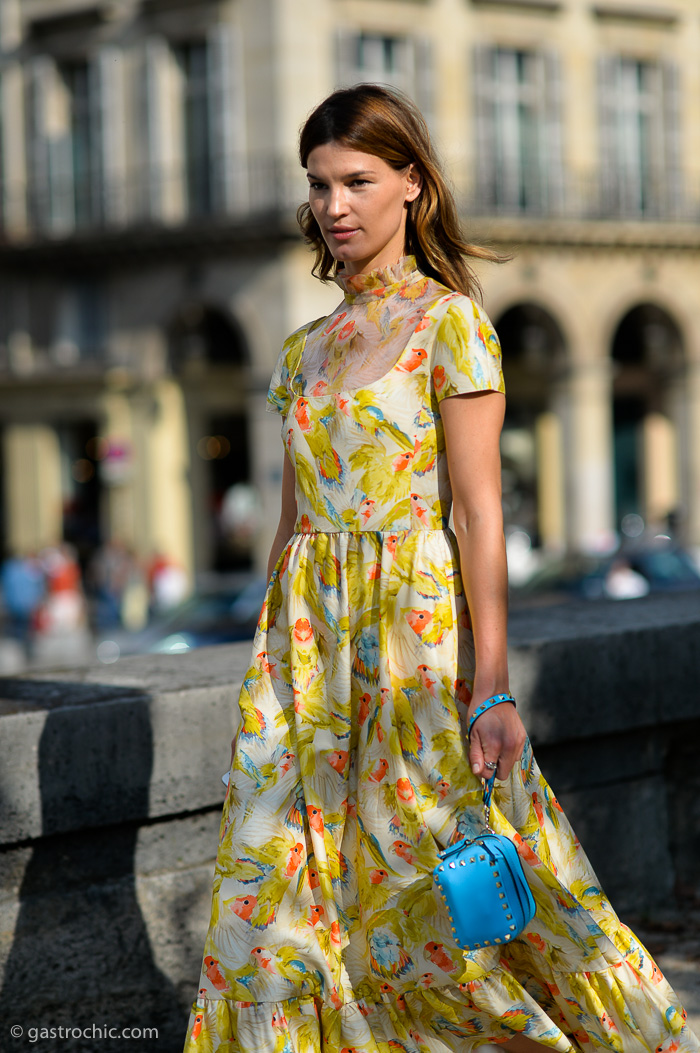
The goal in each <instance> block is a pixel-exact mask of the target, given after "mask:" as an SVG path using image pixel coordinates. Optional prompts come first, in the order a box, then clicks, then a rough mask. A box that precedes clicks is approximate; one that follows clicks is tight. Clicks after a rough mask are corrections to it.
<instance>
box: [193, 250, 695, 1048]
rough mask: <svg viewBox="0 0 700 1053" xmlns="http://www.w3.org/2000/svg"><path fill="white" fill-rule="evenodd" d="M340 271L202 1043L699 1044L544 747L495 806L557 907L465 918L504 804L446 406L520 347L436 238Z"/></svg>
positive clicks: (244, 769) (224, 860) (299, 372)
mask: <svg viewBox="0 0 700 1053" xmlns="http://www.w3.org/2000/svg"><path fill="white" fill-rule="evenodd" d="M338 281H339V284H341V285H342V287H343V289H344V293H345V296H344V300H343V302H342V303H341V304H340V306H339V307H338V309H337V310H336V311H335V312H334V313H333V314H332V315H331V316H329V317H328V318H324V319H320V320H318V321H316V322H313V323H312V324H310V325H307V326H304V327H303V328H302V329H300V330H299V331H298V332H296V333H294V334H293V335H292V336H291V337H290V338H289V339H288V340H287V342H286V344H285V346H284V348H283V351H282V354H281V356H280V359H279V362H278V365H277V368H276V370H275V373H274V375H273V379H272V383H271V387H270V393H269V401H270V404H271V407H272V408H273V409H275V410H277V411H279V412H280V413H281V415H282V419H283V425H282V435H283V440H284V443H285V446H286V451H287V455H288V456H289V457H290V459H291V461H292V463H293V465H294V468H295V474H296V497H297V505H298V522H297V525H296V530H295V533H294V535H293V537H292V538H291V539H290V540H289V542H288V544H287V546H286V548H285V549H284V552H283V553H282V555H281V557H280V559H279V561H278V564H277V566H276V568H275V570H274V572H273V574H272V577H271V579H270V582H269V587H268V590H267V595H266V599H265V603H264V606H263V610H262V613H261V616H260V621H259V624H258V629H257V634H256V637H255V642H254V647H253V657H252V664H251V666H250V669H249V670H248V673H247V675H246V677H245V680H244V683H243V687H242V689H241V693H240V699H239V705H240V723H239V730H238V733H237V739H236V742H235V749H234V758H233V764H232V769H231V777H230V783H229V787H228V793H227V797H226V801H225V805H224V811H223V817H222V821H221V832H220V844H219V849H218V854H217V860H216V869H215V878H214V892H213V902H212V915H211V924H210V928H209V933H208V935H207V939H206V945H205V949H204V960H203V965H202V974H201V979H200V989H199V995H198V997H197V1000H196V1002H195V1004H194V1006H193V1008H192V1014H191V1017H190V1024H189V1029H188V1034H187V1040H186V1045H185V1050H186V1053H197V1051H202V1050H206V1051H207V1053H215V1051H230V1053H234V1051H236V1053H292V1051H294V1053H321V1050H327V1051H330V1053H390V1051H393V1053H402V1051H404V1053H446V1051H448V1050H453V1051H455V1053H458V1051H459V1053H467V1051H469V1050H473V1049H475V1048H476V1047H478V1046H479V1045H480V1044H482V1043H487V1042H505V1041H507V1040H508V1039H509V1038H511V1037H512V1036H513V1034H515V1033H521V1034H524V1035H526V1036H528V1037H529V1038H531V1039H534V1040H535V1041H537V1042H539V1043H541V1044H542V1045H543V1046H546V1047H549V1048H550V1049H556V1050H560V1051H561V1053H565V1051H571V1050H575V1051H581V1050H585V1051H594V1050H599V1049H600V1050H611V1051H614V1053H641V1051H652V1053H690V1051H697V1050H698V1049H700V1045H699V1044H698V1040H697V1039H696V1037H695V1036H694V1034H693V1033H692V1032H691V1031H690V1029H689V1028H688V1026H687V1024H686V1022H685V1014H684V1011H683V1009H682V1007H681V1006H680V1005H679V1003H678V999H677V998H676V996H675V994H674V992H673V991H672V990H671V988H670V987H669V985H668V983H667V982H666V980H665V979H664V977H663V976H662V975H661V973H660V972H659V970H658V968H657V966H656V965H655V964H654V962H653V961H652V959H651V958H650V957H649V955H648V954H647V952H646V950H645V949H644V948H643V947H642V946H641V945H640V943H639V942H638V941H637V940H636V938H635V937H634V935H633V934H632V932H630V930H629V929H628V928H626V927H625V926H624V925H623V924H622V923H621V922H620V921H619V920H618V918H617V917H616V915H615V914H614V913H613V910H612V908H611V906H610V904H609V902H608V901H607V899H606V897H605V894H604V892H603V891H602V890H601V888H600V887H599V884H598V881H597V879H596V877H595V874H594V873H593V871H592V870H591V867H590V864H589V863H588V860H587V859H586V856H585V855H584V853H583V850H582V849H581V846H580V844H579V842H578V841H577V839H576V837H575V835H574V833H573V832H572V830H571V828H570V826H569V824H568V822H567V820H566V817H565V816H564V815H563V814H562V811H561V808H560V806H559V804H558V803H557V800H556V798H555V797H554V795H553V793H552V791H551V789H550V788H549V786H548V785H547V783H546V782H545V781H544V779H543V777H542V775H541V773H540V771H539V770H538V768H537V765H536V763H535V761H534V759H533V755H532V750H531V748H530V745H529V744H528V745H526V747H525V750H524V753H523V756H522V758H521V761H520V764H519V765H516V767H515V768H514V769H513V771H512V773H511V775H510V776H509V778H508V779H507V780H505V781H503V782H499V783H498V784H497V787H496V791H495V795H494V798H495V806H494V807H493V809H492V820H491V821H492V825H493V826H494V827H495V829H496V830H497V831H498V832H499V833H501V834H505V835H506V836H508V837H510V838H511V839H512V840H513V841H514V842H515V843H516V845H517V847H518V851H519V852H520V855H521V857H522V859H523V861H524V863H525V869H526V873H527V876H528V881H529V883H530V885H531V888H532V892H533V895H534V898H535V901H536V904H537V914H536V916H535V918H534V919H533V920H532V922H531V923H530V924H529V925H528V926H527V928H526V929H525V930H524V932H523V933H522V934H521V935H520V936H519V937H518V938H517V939H516V940H514V941H513V942H512V943H511V944H509V945H507V946H501V947H498V946H496V947H490V948H486V949H482V950H477V951H473V952H471V953H463V952H462V951H460V950H459V949H458V947H457V946H456V945H455V943H454V941H453V939H452V935H451V927H450V923H449V920H448V918H447V915H446V913H445V911H444V909H443V907H442V905H441V901H440V899H439V897H438V896H437V895H436V891H435V888H434V885H433V880H432V870H433V867H434V866H435V865H436V863H437V861H438V852H439V851H440V849H441V848H443V847H444V846H446V845H447V844H449V843H451V842H453V841H455V840H456V839H459V838H462V837H464V836H465V835H475V834H477V833H478V832H480V831H481V829H482V827H481V815H482V811H483V809H482V808H481V803H482V792H481V784H480V781H479V780H478V779H477V778H476V777H475V776H474V775H473V773H472V771H471V768H470V766H469V763H468V759H467V747H466V742H465V714H466V709H467V706H468V704H469V701H470V687H471V685H472V680H473V674H474V651H473V642H472V634H471V631H470V626H469V614H468V611H467V608H466V603H465V598H464V591H463V588H462V583H461V581H460V571H459V558H458V550H457V546H456V541H455V537H454V535H453V534H452V532H451V531H450V530H449V528H448V519H449V515H450V507H451V494H450V484H449V477H448V474H447V464H446V456H445V444H444V435H443V429H442V424H441V418H440V403H441V401H442V399H443V398H445V397H447V396H449V395H453V394H457V393H462V392H474V391H488V390H490V391H500V392H502V391H503V390H504V389H503V379H502V374H501V368H500V349H499V345H498V339H497V337H496V335H495V333H494V330H493V328H492V327H491V324H490V322H489V320H488V318H487V317H486V315H485V314H484V312H483V311H482V310H481V309H480V308H479V307H478V306H477V305H476V304H475V303H474V302H473V301H472V300H470V299H468V298H467V297H465V296H463V295H461V294H457V293H454V292H450V291H449V290H448V289H446V288H444V287H443V286H441V285H439V284H438V283H436V282H435V281H433V280H432V279H429V278H427V277H425V276H424V275H423V274H421V273H420V271H418V270H417V269H416V264H415V260H414V259H413V258H412V257H406V258H404V259H403V260H401V261H400V262H399V264H398V265H397V266H396V267H393V268H388V269H383V270H380V271H375V272H372V273H371V274H366V275H358V276H355V277H352V278H347V279H339V280H338Z"/></svg>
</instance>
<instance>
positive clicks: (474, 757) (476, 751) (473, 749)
mask: <svg viewBox="0 0 700 1053" xmlns="http://www.w3.org/2000/svg"><path fill="white" fill-rule="evenodd" d="M469 763H470V764H471V767H472V771H473V772H474V774H475V775H478V776H481V775H483V772H484V750H483V747H482V745H481V739H480V738H479V736H478V735H476V734H474V733H472V736H471V739H470V741H469Z"/></svg>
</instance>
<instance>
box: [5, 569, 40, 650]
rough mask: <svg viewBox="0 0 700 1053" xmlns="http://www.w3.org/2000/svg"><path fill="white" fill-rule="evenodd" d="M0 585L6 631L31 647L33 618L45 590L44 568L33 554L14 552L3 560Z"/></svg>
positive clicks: (24, 645)
mask: <svg viewBox="0 0 700 1053" xmlns="http://www.w3.org/2000/svg"><path fill="white" fill-rule="evenodd" d="M0 586H1V587H2V597H3V603H4V607H5V615H6V619H7V634H8V636H11V637H12V638H13V639H15V640H17V641H19V643H21V645H22V647H23V648H24V649H25V651H26V650H28V649H29V647H30V642H31V633H32V621H33V618H34V616H35V614H36V611H37V610H38V608H39V606H40V604H41V602H42V600H43V597H44V591H45V579H44V572H43V570H42V567H41V564H40V563H39V561H38V559H37V558H36V555H35V554H33V553H32V554H28V555H26V556H22V555H20V554H19V553H13V554H10V555H8V557H7V558H6V559H5V560H4V561H3V564H2V569H1V570H0Z"/></svg>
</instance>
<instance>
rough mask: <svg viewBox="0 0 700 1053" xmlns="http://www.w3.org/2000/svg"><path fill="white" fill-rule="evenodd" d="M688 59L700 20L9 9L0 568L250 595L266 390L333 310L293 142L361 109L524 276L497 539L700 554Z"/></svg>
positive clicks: (502, 314)
mask: <svg viewBox="0 0 700 1053" xmlns="http://www.w3.org/2000/svg"><path fill="white" fill-rule="evenodd" d="M698 55H700V14H698V11H697V4H696V2H695V0H664V5H663V6H662V7H658V6H656V7H654V6H649V5H648V3H647V0H600V2H592V0H313V3H312V2H310V0H217V2H213V0H212V2H205V0H197V2H195V0H21V2H20V0H0V402H1V405H2V416H1V423H0V429H1V432H0V442H1V444H2V454H3V455H2V459H1V461H0V475H1V479H0V493H1V494H2V498H1V499H0V509H1V512H0V531H1V532H2V539H1V540H2V541H4V544H5V545H6V546H7V547H8V548H13V549H15V550H17V549H18V550H20V551H27V550H32V549H36V548H38V547H41V546H42V545H44V544H47V543H51V542H55V541H56V540H58V539H60V538H61V537H63V538H65V539H66V540H69V541H73V542H74V543H75V544H77V545H78V547H79V548H81V549H82V550H83V551H84V552H88V551H89V550H90V549H91V548H94V547H95V546H96V545H97V544H99V543H100V542H104V541H106V540H110V539H113V540H117V541H119V542H120V543H123V544H126V545H128V546H129V547H130V548H132V549H134V550H135V551H136V552H137V553H139V554H140V555H142V556H144V557H147V556H149V555H151V554H153V553H156V552H159V553H161V554H164V555H166V556H167V557H169V558H170V559H172V560H173V561H175V562H177V563H179V564H180V565H181V566H182V567H184V568H185V569H186V571H187V572H188V573H190V574H191V573H193V572H195V571H199V570H205V569H208V568H212V567H216V568H219V569H226V568H228V567H234V566H240V565H245V563H246V561H247V560H248V559H251V560H252V561H253V563H254V564H255V565H257V566H262V565H264V562H265V559H266V555H267V550H268V547H269V542H270V540H271V536H272V533H274V528H275V524H276V519H277V514H278V502H279V482H280V479H281V453H282V447H281V443H280V439H279V420H278V418H277V417H276V416H274V415H270V414H265V412H264V406H265V395H266V391H267V383H268V379H269V376H270V373H271V370H272V367H273V365H274V362H275V359H276V356H277V353H278V350H279V348H280V346H281V343H282V341H283V339H284V337H285V336H286V335H287V334H288V333H289V332H290V331H291V330H293V329H294V328H296V327H297V326H298V325H300V324H301V323H303V322H304V321H306V320H308V319H309V318H310V317H316V316H318V315H320V314H323V313H325V312H326V311H327V310H329V309H330V307H331V306H332V305H333V304H334V303H335V302H336V300H337V298H338V297H337V290H335V288H334V287H331V288H327V287H323V286H322V285H321V284H320V283H318V282H316V281H314V280H313V279H311V278H310V277H309V265H310V258H309V255H308V253H307V250H306V249H305V248H304V246H303V245H302V244H301V242H300V240H299V237H298V233H297V230H296V225H295V219H294V212H295V207H296V205H297V204H298V203H299V202H301V201H302V200H303V198H304V194H305V179H304V175H303V172H302V171H301V170H300V169H299V167H298V164H297V162H296V157H295V149H296V136H297V131H298V128H299V126H300V124H301V122H302V121H303V119H304V117H305V116H306V114H307V113H308V112H309V111H310V109H311V108H312V107H313V105H314V104H315V103H316V102H317V101H318V100H319V99H321V98H322V97H323V96H324V95H325V94H327V93H328V91H330V90H331V89H332V88H333V87H334V86H336V85H339V84H349V83H353V82H358V81H367V80H371V81H377V82H382V83H390V84H393V85H395V86H397V87H399V88H401V89H404V90H406V91H408V92H409V93H410V94H411V95H413V97H414V98H415V99H416V101H417V102H418V103H419V105H420V106H421V108H422V109H423V111H424V112H425V114H426V116H427V118H428V120H429V123H430V126H431V129H432V131H433V134H434V136H435V139H436V143H437V145H438V148H439V150H440V153H441V155H442V156H443V158H444V160H445V162H446V165H447V170H448V173H449V175H450V178H451V180H452V182H453V184H454V186H455V189H456V191H457V194H458V198H459V201H460V205H461V207H462V209H463V211H464V216H465V219H466V221H467V227H468V229H469V230H471V231H472V232H473V233H474V234H475V236H482V237H486V238H487V239H488V240H489V241H490V242H491V243H492V244H493V245H494V246H495V247H496V248H497V249H501V250H503V251H504V252H513V253H514V256H515V258H514V261H513V262H511V263H509V264H507V265H506V266H503V267H494V266H490V267H488V268H484V269H482V271H481V276H482V280H483V285H484V290H485V302H486V307H487V309H488V311H489V313H490V314H491V316H492V318H493V319H494V322H495V323H496V326H497V328H498V330H499V333H500V335H501V338H502V343H503V347H504V358H505V371H506V383H507V387H508V391H509V409H508V419H507V423H506V429H505V431H504V437H503V455H504V493H505V504H506V513H507V518H508V521H509V523H510V524H511V525H512V526H516V527H520V528H522V529H523V530H524V531H526V532H527V533H528V534H529V535H530V536H531V537H533V539H535V541H536V542H537V543H540V544H543V545H546V546H549V547H551V548H564V547H570V548H595V547H600V546H602V545H604V544H607V543H608V542H609V541H610V539H611V537H612V536H613V534H614V532H615V531H616V530H617V529H618V528H619V526H620V523H621V522H622V521H623V520H624V517H625V516H636V515H638V516H641V517H642V519H644V520H645V521H647V522H649V523H662V522H664V521H665V520H666V519H667V518H668V517H669V515H670V516H672V517H673V518H674V521H675V523H676V524H677V525H678V527H679V530H680V532H681V535H682V536H683V538H684V539H685V540H686V541H688V542H689V543H691V544H695V545H700V311H699V310H698V306H699V301H700V63H698V61H697V57H698ZM251 486H252V487H253V488H254V489H253V490H251Z"/></svg>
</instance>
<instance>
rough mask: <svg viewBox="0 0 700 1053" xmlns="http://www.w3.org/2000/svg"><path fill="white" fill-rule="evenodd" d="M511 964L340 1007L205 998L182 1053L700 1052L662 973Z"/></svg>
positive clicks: (628, 967)
mask: <svg viewBox="0 0 700 1053" xmlns="http://www.w3.org/2000/svg"><path fill="white" fill-rule="evenodd" d="M511 969H512V963H510V962H509V961H508V960H507V959H506V958H503V959H501V962H500V965H499V967H497V968H496V969H494V970H493V971H492V972H490V973H487V974H485V975H484V976H482V977H480V978H479V979H478V980H475V981H472V982H469V983H464V984H459V985H455V984H448V985H445V986H442V987H429V988H423V987H414V988H413V989H404V990H403V991H396V990H389V991H385V992H383V993H382V994H381V995H380V996H378V997H377V998H376V1000H371V999H369V998H365V999H359V1000H357V1001H350V1002H345V1003H344V1004H340V1003H338V1004H337V1005H333V1004H330V1003H328V1002H326V1001H323V1000H322V999H321V998H318V997H315V996H314V995H302V996H300V997H296V998H290V999H288V1000H287V1001H281V1002H242V1001H236V1000H233V999H227V998H218V999H213V998H208V997H204V996H202V997H201V998H199V999H198V1000H197V1002H196V1003H195V1004H194V1006H193V1007H192V1013H191V1016H190V1022H189V1028H188V1032H187V1039H186V1042H185V1049H184V1053H202V1051H204V1050H206V1053H402V1051H403V1053H448V1051H449V1053H471V1051H472V1050H477V1049H478V1047H479V1046H480V1045H483V1044H484V1043H497V1044H501V1043H505V1042H508V1041H509V1040H510V1039H511V1038H513V1037H514V1036H515V1035H517V1034H521V1035H524V1036H526V1037H527V1038H529V1039H531V1040H533V1041H535V1042H537V1043H539V1044H541V1045H542V1046H545V1047H547V1048H548V1049H552V1050H557V1051H559V1053H593V1051H594V1050H608V1051H612V1053H698V1051H700V1042H698V1039H697V1037H696V1035H695V1034H694V1033H693V1032H692V1031H691V1029H690V1028H689V1027H688V1026H687V1024H686V1014H685V1012H684V1010H683V1008H682V1006H680V1005H678V1004H677V1002H676V1000H675V995H674V993H673V991H672V990H671V988H670V987H669V985H668V983H667V982H666V980H665V979H664V978H663V976H662V975H661V973H658V971H657V974H655V975H654V978H653V979H651V980H650V979H649V977H648V976H646V975H644V972H645V971H646V970H645V971H644V972H640V971H639V970H638V969H637V968H635V967H634V966H633V965H632V964H631V963H630V962H629V961H626V960H620V961H619V962H618V963H616V964H614V965H611V966H610V967H609V968H608V969H604V970H601V971H599V972H594V973H592V972H578V973H567V974H561V975H559V974H554V973H552V974H551V976H550V977H548V978H545V977H543V976H542V975H538V976H523V975H519V977H518V976H516V975H515V974H514V972H512V971H511Z"/></svg>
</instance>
